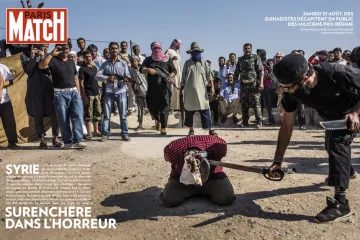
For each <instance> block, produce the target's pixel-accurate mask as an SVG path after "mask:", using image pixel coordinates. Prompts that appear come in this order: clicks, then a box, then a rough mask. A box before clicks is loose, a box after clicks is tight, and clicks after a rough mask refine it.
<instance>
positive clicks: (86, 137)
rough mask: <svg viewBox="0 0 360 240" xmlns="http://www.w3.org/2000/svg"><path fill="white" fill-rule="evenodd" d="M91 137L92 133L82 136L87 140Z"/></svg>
mask: <svg viewBox="0 0 360 240" xmlns="http://www.w3.org/2000/svg"><path fill="white" fill-rule="evenodd" d="M92 137H93V136H92V134H88V135H85V136H84V139H85V140H88V141H89V140H91V139H92Z"/></svg>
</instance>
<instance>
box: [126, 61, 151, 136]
mask: <svg viewBox="0 0 360 240" xmlns="http://www.w3.org/2000/svg"><path fill="white" fill-rule="evenodd" d="M140 61H141V59H140V58H139V57H138V56H136V55H133V56H132V57H131V69H130V75H131V78H132V80H133V81H135V82H136V83H135V84H133V90H134V94H135V98H136V105H137V107H138V123H139V125H138V127H137V128H136V129H135V130H140V129H144V128H143V125H142V123H143V117H144V111H145V108H146V94H147V88H148V82H147V77H146V75H145V74H143V73H141V72H140V71H139V69H140Z"/></svg>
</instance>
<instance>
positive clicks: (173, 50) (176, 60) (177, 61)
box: [165, 39, 182, 111]
mask: <svg viewBox="0 0 360 240" xmlns="http://www.w3.org/2000/svg"><path fill="white" fill-rule="evenodd" d="M181 45H182V41H181V40H180V39H174V40H173V41H172V43H171V45H170V48H169V49H168V50H166V52H165V55H166V56H168V57H169V58H170V59H171V60H172V62H173V64H174V66H175V68H176V72H177V74H176V76H175V79H174V82H175V85H176V86H179V85H180V81H181V73H182V69H181V57H180V48H181ZM179 94H180V93H179V90H177V89H176V88H174V87H173V86H172V95H171V110H174V111H176V110H179V109H180V95H179Z"/></svg>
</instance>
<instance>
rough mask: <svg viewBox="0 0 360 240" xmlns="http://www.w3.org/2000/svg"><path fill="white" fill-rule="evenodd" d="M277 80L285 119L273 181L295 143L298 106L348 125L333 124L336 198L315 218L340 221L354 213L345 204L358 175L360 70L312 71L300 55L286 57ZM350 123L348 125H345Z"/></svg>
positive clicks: (330, 148)
mask: <svg viewBox="0 0 360 240" xmlns="http://www.w3.org/2000/svg"><path fill="white" fill-rule="evenodd" d="M274 75H275V76H276V78H277V80H278V82H279V83H280V85H281V87H283V89H284V96H283V99H282V102H281V103H282V106H283V109H284V119H283V122H282V125H281V128H280V130H279V136H278V142H277V147H276V152H275V157H274V162H273V163H272V165H271V166H270V171H269V176H270V177H273V178H276V177H278V174H277V173H276V172H275V170H279V169H281V163H282V161H283V157H284V155H285V151H286V148H287V146H288V144H289V142H290V139H291V135H292V131H293V125H294V122H295V117H296V106H297V104H298V103H302V104H305V105H307V106H309V107H311V108H314V109H315V110H316V111H317V112H318V113H319V115H320V116H321V117H322V118H323V119H324V121H334V120H341V119H347V120H345V121H343V125H344V126H339V125H338V126H334V125H333V126H331V125H332V124H335V123H338V122H339V121H335V123H334V122H328V123H327V125H326V126H327V127H326V126H325V123H326V122H325V123H324V127H325V128H326V134H325V148H326V151H327V153H328V155H329V176H328V181H327V182H328V185H329V186H333V187H334V188H335V194H334V198H330V197H327V207H326V208H325V209H324V210H322V211H321V212H320V213H319V214H318V215H317V216H316V217H315V221H317V222H319V223H326V222H335V221H340V220H344V219H347V218H349V217H350V216H351V215H352V214H351V211H350V207H349V202H348V200H347V199H346V189H347V188H348V187H349V179H350V178H351V177H354V176H356V172H355V171H354V169H353V168H352V165H351V143H352V141H353V139H354V137H355V136H356V134H357V131H358V130H359V128H360V122H359V114H360V69H355V68H352V67H350V66H345V65H340V64H336V65H331V64H329V63H328V62H326V61H325V62H323V63H321V64H320V65H316V66H312V65H311V64H309V63H308V62H307V61H306V59H305V58H304V57H303V56H301V55H298V54H290V55H287V56H285V57H284V58H283V59H282V60H281V61H280V62H278V63H277V64H276V65H275V66H274ZM340 122H341V121H340ZM346 122H347V124H346Z"/></svg>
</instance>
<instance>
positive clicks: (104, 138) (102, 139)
mask: <svg viewBox="0 0 360 240" xmlns="http://www.w3.org/2000/svg"><path fill="white" fill-rule="evenodd" d="M108 139H109V137H108V136H102V137H101V139H100V142H106V141H107V140H108Z"/></svg>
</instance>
